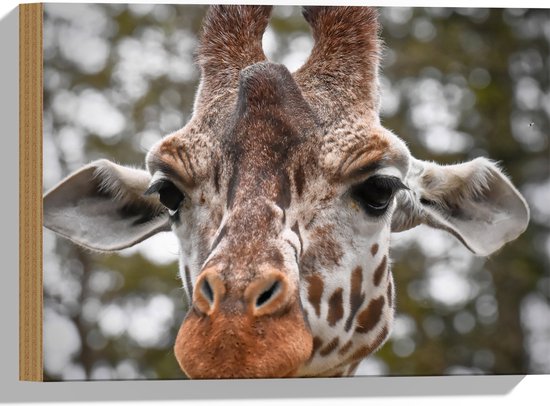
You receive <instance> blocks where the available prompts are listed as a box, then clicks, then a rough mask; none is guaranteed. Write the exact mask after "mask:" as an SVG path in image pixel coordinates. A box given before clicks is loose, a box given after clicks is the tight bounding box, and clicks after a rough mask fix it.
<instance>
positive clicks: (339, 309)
mask: <svg viewBox="0 0 550 406" xmlns="http://www.w3.org/2000/svg"><path fill="white" fill-rule="evenodd" d="M342 292H343V289H342V288H338V289H336V290H335V291H334V293H333V294H332V295H331V296H330V298H329V300H328V317H327V321H328V324H329V326H331V327H332V326H334V325H335V324H336V323H337V322H338V321H340V319H341V318H342V317H344V306H343V300H342Z"/></svg>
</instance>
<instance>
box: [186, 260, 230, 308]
mask: <svg viewBox="0 0 550 406" xmlns="http://www.w3.org/2000/svg"><path fill="white" fill-rule="evenodd" d="M224 295H225V285H224V282H223V280H222V279H221V278H220V276H219V275H218V274H217V272H216V271H215V270H206V271H203V273H202V274H201V275H200V276H199V278H198V280H197V283H196V284H195V291H194V293H193V306H194V308H195V309H196V310H198V311H199V312H200V313H203V314H206V315H211V314H212V313H213V312H215V311H216V309H217V308H218V307H219V304H220V301H222V300H223V298H224Z"/></svg>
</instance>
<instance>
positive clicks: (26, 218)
mask: <svg viewBox="0 0 550 406" xmlns="http://www.w3.org/2000/svg"><path fill="white" fill-rule="evenodd" d="M42 54H43V53H42V4H22V5H20V6H19V379H20V380H26V381H42V380H43V352H42V349H43V345H42V112H43V110H42V66H43V65H42Z"/></svg>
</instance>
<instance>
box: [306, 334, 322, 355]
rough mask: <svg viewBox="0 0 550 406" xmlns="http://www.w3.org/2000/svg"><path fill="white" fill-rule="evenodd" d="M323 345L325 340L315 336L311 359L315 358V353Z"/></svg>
mask: <svg viewBox="0 0 550 406" xmlns="http://www.w3.org/2000/svg"><path fill="white" fill-rule="evenodd" d="M322 345H323V340H321V338H320V337H317V336H315V337H313V345H312V348H311V357H310V359H309V360H310V361H311V359H312V358H313V356H314V355H315V353H316V352H317V350H318V349H319V348H321V346H322Z"/></svg>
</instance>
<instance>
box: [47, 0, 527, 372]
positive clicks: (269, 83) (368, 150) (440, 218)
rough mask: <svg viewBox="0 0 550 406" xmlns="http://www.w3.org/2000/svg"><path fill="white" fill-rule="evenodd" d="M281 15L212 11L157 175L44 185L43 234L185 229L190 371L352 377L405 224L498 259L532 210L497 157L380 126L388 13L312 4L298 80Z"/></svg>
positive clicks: (104, 164)
mask: <svg viewBox="0 0 550 406" xmlns="http://www.w3.org/2000/svg"><path fill="white" fill-rule="evenodd" d="M270 11H271V7H270V6H211V7H210V9H209V11H208V13H207V15H206V17H205V19H204V22H203V31H202V36H201V39H200V44H199V48H198V53H197V55H198V57H197V62H198V65H199V67H200V70H201V81H200V84H199V87H198V90H197V93H196V97H195V101H194V106H193V116H192V118H191V119H190V121H189V122H188V123H187V124H186V125H185V126H184V127H183V128H182V129H180V130H178V131H176V132H174V133H172V134H169V135H167V136H166V137H165V138H163V139H162V140H160V141H159V142H158V143H157V144H156V145H154V146H153V147H152V148H151V150H150V151H149V152H148V153H147V156H146V159H145V162H146V169H145V170H143V169H136V168H130V167H125V166H122V165H119V164H116V163H113V162H111V161H109V160H106V159H103V160H99V161H95V162H92V163H91V164H88V165H86V166H85V167H83V168H81V169H80V170H78V171H76V172H75V173H73V174H71V175H69V176H68V177H67V178H66V179H64V180H62V181H61V182H60V183H59V184H58V185H57V186H55V187H54V188H53V189H52V190H50V191H49V192H48V193H46V194H45V196H44V225H45V227H47V228H49V229H52V230H54V231H55V232H57V233H58V234H60V235H62V236H64V237H66V238H68V239H70V240H72V241H73V242H75V243H76V244H79V245H81V246H84V247H86V248H89V249H92V250H97V251H104V252H109V251H116V250H120V249H123V248H125V247H129V246H132V245H135V244H137V243H138V242H140V241H143V240H144V239H146V238H148V237H150V236H152V235H154V234H156V233H159V232H164V231H171V232H173V233H175V235H176V236H177V238H178V241H179V250H180V255H179V269H180V274H181V280H182V283H183V288H184V289H183V290H184V292H185V295H187V297H188V299H189V303H191V306H190V309H189V311H188V313H187V315H186V316H185V319H184V320H183V322H182V324H181V327H180V330H179V332H178V334H177V337H176V338H175V344H174V352H175V356H176V359H177V361H178V363H179V365H180V367H181V369H182V371H183V372H185V373H186V374H187V375H188V376H189V377H191V378H202V379H208V378H245V377H246V378H259V377H298V376H351V375H353V374H354V373H355V371H356V368H357V366H358V364H359V362H360V361H361V360H362V359H364V358H365V357H366V356H368V355H369V354H371V353H373V352H374V351H376V350H377V349H378V348H380V347H381V346H382V345H383V343H384V342H385V341H386V339H387V338H388V336H389V334H390V332H391V327H392V321H393V316H394V308H395V288H394V284H393V278H392V274H391V269H390V268H391V266H390V265H391V264H390V263H391V261H390V258H389V244H390V236H391V233H392V232H400V231H404V230H408V229H410V228H413V227H416V226H418V225H420V224H425V225H427V226H429V227H433V228H437V229H441V230H444V231H446V232H448V233H450V234H452V235H453V236H455V237H456V238H457V239H458V240H459V241H460V242H461V243H462V244H463V245H464V246H465V247H467V248H468V249H469V250H471V251H472V252H473V253H475V254H477V255H489V254H491V253H493V252H495V251H497V250H498V249H500V248H501V247H502V246H503V245H504V244H505V243H507V242H509V241H512V240H514V239H515V238H517V237H518V236H519V235H520V234H521V233H522V232H523V231H524V230H525V228H526V227H527V224H528V221H529V208H528V206H527V204H526V202H525V200H524V199H523V197H522V196H521V194H520V193H519V192H518V191H517V190H516V189H515V187H514V186H513V185H512V183H511V182H510V180H509V179H508V178H507V177H506V176H505V175H504V174H503V173H502V171H501V170H500V169H499V167H498V166H497V165H496V164H495V163H493V162H492V161H490V160H488V159H486V158H477V159H474V160H472V161H470V162H465V163H460V164H455V165H447V166H441V165H438V164H436V163H433V162H426V161H421V160H418V159H416V158H414V157H412V156H411V154H410V152H409V150H408V148H407V146H406V144H405V143H404V142H403V141H402V140H401V139H400V138H399V137H397V136H396V135H395V134H393V133H392V132H391V131H390V130H388V129H386V128H384V127H383V126H382V125H381V123H380V118H379V107H380V104H379V97H380V95H379V85H378V69H379V62H380V53H381V51H380V50H381V45H380V40H379V37H378V33H379V30H380V27H379V23H378V18H377V11H376V9H373V8H368V7H304V8H303V15H304V17H305V19H306V21H307V22H308V23H309V25H310V26H311V29H312V32H313V37H314V47H313V49H312V51H311V54H310V56H309V58H308V59H307V61H306V62H305V63H304V65H303V66H302V67H301V68H299V69H298V70H297V71H295V72H293V73H291V72H289V70H288V69H287V68H286V67H285V66H283V65H280V64H276V63H273V62H270V61H267V60H266V57H265V55H264V53H263V50H262V45H261V39H262V35H263V32H264V30H265V29H266V26H267V24H268V20H269V15H270Z"/></svg>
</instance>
